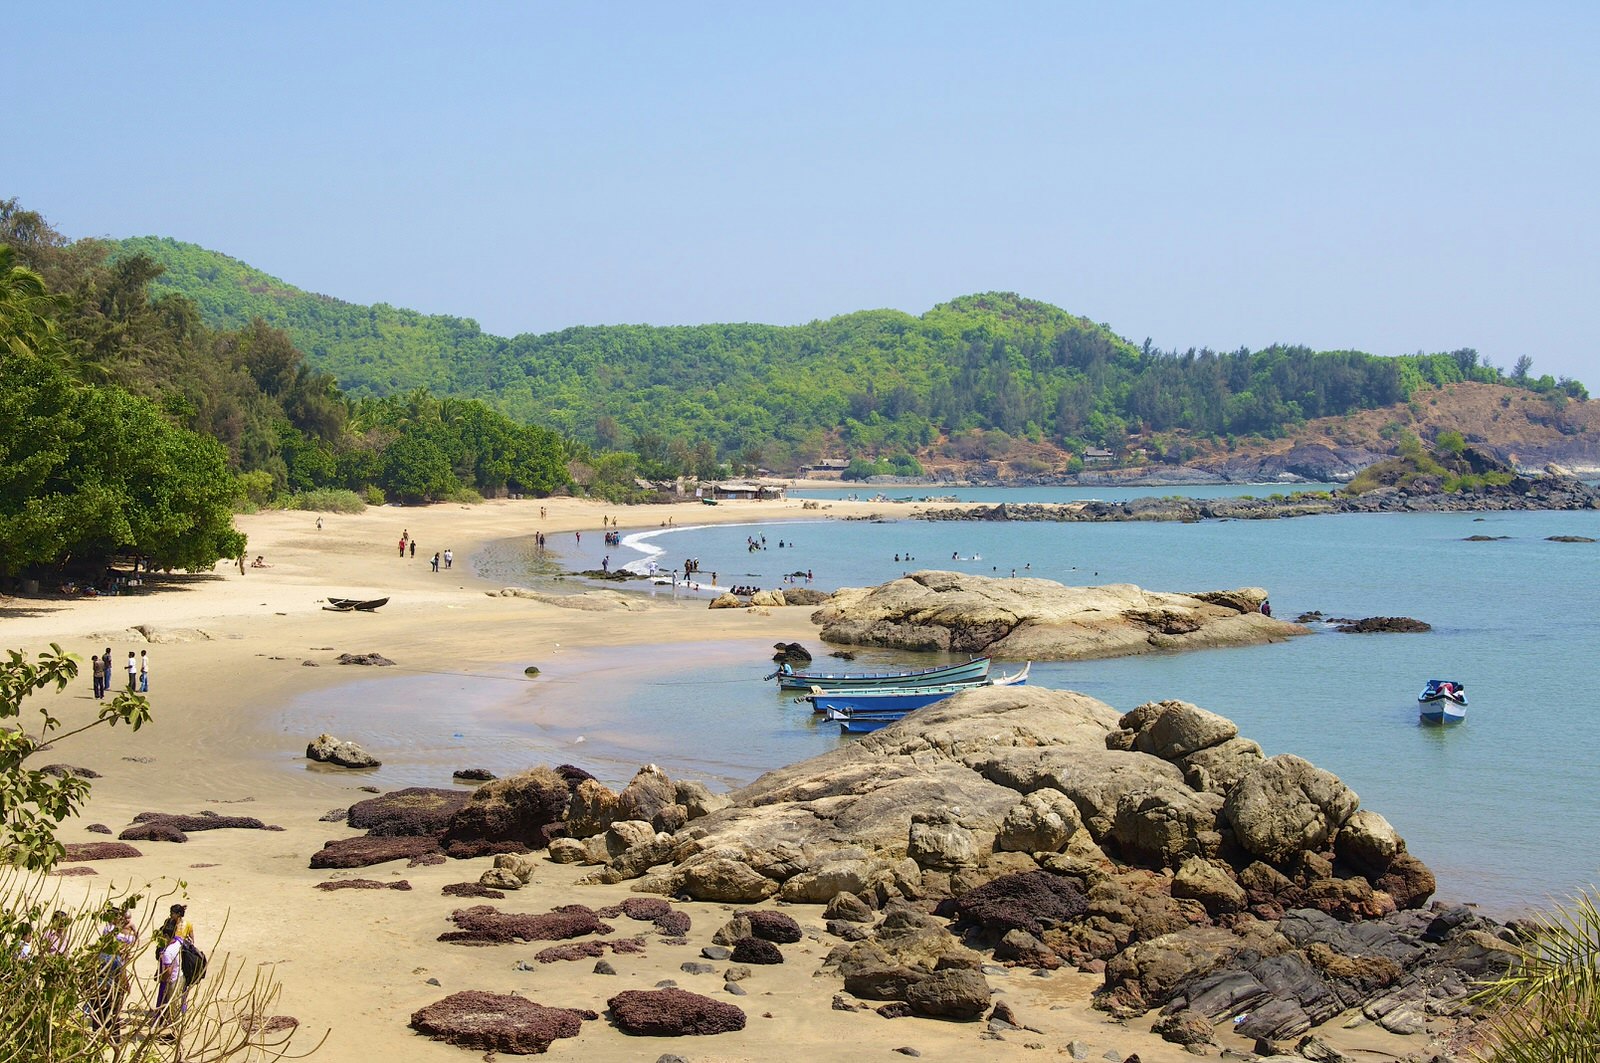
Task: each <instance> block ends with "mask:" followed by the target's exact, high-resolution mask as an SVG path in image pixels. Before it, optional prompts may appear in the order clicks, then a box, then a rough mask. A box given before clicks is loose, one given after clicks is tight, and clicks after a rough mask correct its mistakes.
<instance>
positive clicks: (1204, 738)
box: [1134, 701, 1239, 760]
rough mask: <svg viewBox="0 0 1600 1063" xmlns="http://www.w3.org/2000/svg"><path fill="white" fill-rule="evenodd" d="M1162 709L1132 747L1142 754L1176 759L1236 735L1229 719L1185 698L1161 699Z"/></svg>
mask: <svg viewBox="0 0 1600 1063" xmlns="http://www.w3.org/2000/svg"><path fill="white" fill-rule="evenodd" d="M1160 704H1161V706H1162V708H1161V712H1160V713H1159V714H1157V716H1156V718H1155V719H1154V720H1152V721H1151V723H1150V726H1149V728H1148V729H1147V730H1144V731H1142V732H1140V734H1139V737H1138V738H1137V739H1136V740H1135V745H1134V747H1135V748H1136V749H1138V750H1139V751H1140V752H1141V753H1154V754H1155V755H1156V756H1158V757H1160V758H1161V759H1162V760H1179V759H1181V758H1183V757H1187V756H1188V755H1190V754H1191V753H1198V752H1199V751H1200V750H1202V749H1209V748H1210V747H1212V746H1216V745H1221V744H1222V743H1223V742H1226V741H1227V740H1228V739H1230V738H1234V737H1236V736H1237V735H1238V734H1239V728H1238V727H1237V726H1235V725H1234V722H1233V721H1232V720H1229V719H1226V718H1224V717H1222V716H1218V715H1217V714H1216V713H1214V712H1207V711H1206V710H1205V709H1202V708H1200V707H1199V706H1196V705H1191V704H1189V703H1188V702H1187V701H1163V702H1161V703H1160Z"/></svg>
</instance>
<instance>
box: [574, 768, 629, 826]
mask: <svg viewBox="0 0 1600 1063" xmlns="http://www.w3.org/2000/svg"><path fill="white" fill-rule="evenodd" d="M623 818H626V817H624V816H621V815H619V814H618V812H617V794H616V791H614V790H612V789H611V788H610V787H609V786H607V785H605V784H604V783H602V782H600V781H599V780H597V779H582V780H580V781H579V782H578V784H577V785H576V786H574V787H573V788H572V796H571V799H570V803H569V804H568V806H567V815H566V819H567V834H569V835H570V836H571V837H574V838H591V837H593V836H594V835H596V834H600V833H602V832H604V831H605V829H606V828H607V827H609V826H611V824H612V823H613V822H614V821H615V820H618V819H623Z"/></svg>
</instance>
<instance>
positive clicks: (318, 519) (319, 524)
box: [317, 517, 322, 531]
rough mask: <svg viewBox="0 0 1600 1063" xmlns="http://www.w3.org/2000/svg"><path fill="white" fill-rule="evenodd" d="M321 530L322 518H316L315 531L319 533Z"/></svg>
mask: <svg viewBox="0 0 1600 1063" xmlns="http://www.w3.org/2000/svg"><path fill="white" fill-rule="evenodd" d="M321 530H322V518H321V517H318V518H317V531H321Z"/></svg>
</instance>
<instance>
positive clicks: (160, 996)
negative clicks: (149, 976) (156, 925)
mask: <svg viewBox="0 0 1600 1063" xmlns="http://www.w3.org/2000/svg"><path fill="white" fill-rule="evenodd" d="M187 915H188V908H187V906H185V905H182V904H174V905H173V906H172V907H171V908H170V909H169V914H168V915H167V919H166V922H164V923H162V924H161V929H160V930H157V931H156V962H157V964H158V968H157V970H156V1010H155V1020H156V1022H157V1023H158V1024H159V1023H162V1022H167V1021H170V1020H171V1018H172V1016H173V1012H174V1011H176V1012H177V1013H179V1014H181V1013H182V1012H183V1011H184V1010H185V1009H186V1008H187V1007H188V997H189V983H190V981H191V979H190V978H188V977H186V976H185V972H184V949H185V946H188V947H189V948H190V949H193V948H194V945H193V941H194V924H193V923H191V922H189V920H188V918H187ZM203 962H204V961H202V963H203Z"/></svg>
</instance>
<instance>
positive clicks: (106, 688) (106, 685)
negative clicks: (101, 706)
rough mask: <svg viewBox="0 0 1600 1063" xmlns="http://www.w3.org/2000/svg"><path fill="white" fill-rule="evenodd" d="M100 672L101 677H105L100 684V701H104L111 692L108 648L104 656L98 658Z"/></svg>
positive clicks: (109, 648) (109, 653)
mask: <svg viewBox="0 0 1600 1063" xmlns="http://www.w3.org/2000/svg"><path fill="white" fill-rule="evenodd" d="M100 672H101V674H102V675H103V676H105V678H104V680H102V681H101V684H100V699H101V700H102V701H104V700H105V696H106V695H107V694H109V693H110V692H111V676H112V674H113V673H112V671H111V647H110V646H107V647H106V652H105V656H103V657H101V658H100Z"/></svg>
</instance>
